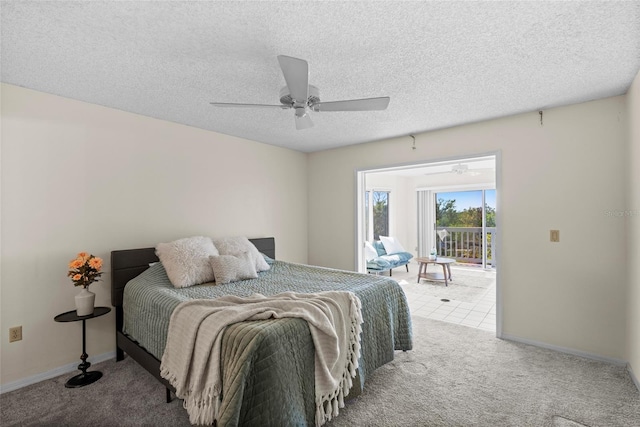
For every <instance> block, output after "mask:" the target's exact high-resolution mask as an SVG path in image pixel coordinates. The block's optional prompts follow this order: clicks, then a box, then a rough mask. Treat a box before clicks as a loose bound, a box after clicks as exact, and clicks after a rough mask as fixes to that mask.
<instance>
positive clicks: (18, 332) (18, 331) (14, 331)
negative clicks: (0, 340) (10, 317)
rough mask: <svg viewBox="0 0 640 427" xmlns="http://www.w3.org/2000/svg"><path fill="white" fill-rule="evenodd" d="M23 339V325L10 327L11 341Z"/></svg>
mask: <svg viewBox="0 0 640 427" xmlns="http://www.w3.org/2000/svg"><path fill="white" fill-rule="evenodd" d="M20 340H22V326H14V327H13V328H9V342H14V341H20Z"/></svg>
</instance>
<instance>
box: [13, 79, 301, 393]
mask: <svg viewBox="0 0 640 427" xmlns="http://www.w3.org/2000/svg"><path fill="white" fill-rule="evenodd" d="M1 160H2V181H1V183H2V222H1V224H2V225H1V227H2V270H1V280H2V282H1V284H0V294H1V308H2V313H1V321H2V327H1V329H2V334H1V353H0V356H1V368H2V369H1V371H2V372H1V383H2V384H6V383H8V382H13V381H16V380H19V379H22V378H25V377H29V376H33V375H36V374H39V373H42V372H46V371H49V370H51V369H53V368H57V367H60V366H63V365H65V364H69V363H73V362H76V363H79V355H80V353H81V323H80V322H75V323H55V322H54V321H53V318H54V316H55V315H57V314H59V313H61V312H65V311H68V310H73V309H74V301H73V297H74V295H75V294H76V293H78V292H79V289H78V288H74V286H73V285H72V283H71V282H70V280H69V279H68V278H67V277H66V273H67V263H68V261H69V260H71V259H72V258H73V257H74V256H75V254H76V253H77V252H78V251H81V250H84V251H88V252H91V253H93V254H95V255H97V256H100V257H102V258H104V260H105V261H106V265H105V269H106V271H107V272H108V271H109V268H110V264H109V257H110V251H112V250H115V249H125V248H138V247H149V246H155V244H156V243H158V242H162V241H169V240H172V239H175V238H180V237H186V236H191V235H211V236H228V235H246V236H248V237H266V236H275V238H276V251H277V255H278V258H281V259H284V260H289V261H293V262H302V263H304V262H307V172H306V166H307V159H306V155H305V154H303V153H299V152H296V151H292V150H286V149H282V148H277V147H273V146H269V145H265V144H260V143H256V142H252V141H247V140H243V139H239V138H234V137H230V136H226V135H220V134H216V133H213V132H208V131H204V130H200V129H195V128H191V127H188V126H183V125H178V124H174V123H169V122H165V121H161V120H155V119H151V118H148V117H143V116H138V115H135V114H130V113H125V112H122V111H117V110H113V109H109V108H104V107H100V106H97V105H92V104H87V103H83V102H78V101H74V100H70V99H65V98H61V97H57V96H52V95H48V94H44V93H41V92H36V91H32V90H27V89H23V88H19V87H16V86H11V85H6V84H3V85H2V158H1ZM91 290H92V291H94V292H96V294H97V297H96V304H97V305H103V306H110V305H111V304H110V275H109V274H106V275H104V276H103V280H102V281H101V282H98V283H96V284H93V285H91ZM17 325H22V327H23V340H22V341H19V342H15V343H11V344H9V343H8V330H9V327H11V326H17ZM87 335H88V336H87V341H88V342H87V352H88V353H89V355H90V356H92V355H93V356H96V355H100V354H104V353H107V352H112V351H114V350H115V338H114V337H115V334H114V318H113V312H112V313H110V314H108V315H106V316H103V317H100V318H97V319H93V320H91V321H88V322H87ZM89 360H91V357H90V359H89Z"/></svg>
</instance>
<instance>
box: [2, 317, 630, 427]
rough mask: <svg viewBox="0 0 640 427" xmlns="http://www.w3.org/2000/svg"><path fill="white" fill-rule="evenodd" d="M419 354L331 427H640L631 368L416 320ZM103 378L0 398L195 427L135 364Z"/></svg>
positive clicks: (55, 422)
mask: <svg viewBox="0 0 640 427" xmlns="http://www.w3.org/2000/svg"><path fill="white" fill-rule="evenodd" d="M413 327H414V338H415V339H414V350H412V351H410V352H407V353H402V352H398V353H397V354H396V359H395V360H394V361H393V362H391V363H389V364H387V365H385V366H383V367H381V368H379V369H378V370H377V371H376V372H375V373H374V374H373V375H372V376H371V377H370V378H369V379H368V382H367V384H366V386H365V390H364V392H363V394H362V395H361V396H360V397H359V398H357V399H354V400H353V401H351V402H349V403H348V404H347V407H346V408H344V409H342V410H341V413H340V415H339V416H338V417H337V418H336V419H335V420H334V421H332V422H331V423H329V424H328V425H327V427H342V426H345V427H346V426H349V427H352V426H356V427H365V426H366V427H378V426H379V427H395V426H397V427H400V426H402V427H405V426H415V427H418V426H456V427H465V426H488V427H489V426H490V427H494V426H518V427H519V426H535V427H554V426H555V427H582V426H588V427H611V426H640V393H639V392H638V390H637V389H636V388H635V385H634V384H633V382H632V380H631V378H630V376H629V374H628V373H627V371H626V369H625V368H624V367H621V366H614V365H610V364H606V363H603V362H597V361H593V360H588V359H583V358H579V357H574V356H569V355H566V354H562V353H557V352H554V351H551V350H545V349H540V348H536V347H531V346H527V345H524V344H516V343H512V342H508V341H501V340H498V339H496V338H495V337H494V336H493V335H492V334H491V333H489V332H484V331H481V330H477V329H473V328H468V327H465V326H459V325H454V324H450V323H445V322H439V321H436V320H430V319H425V318H419V317H414V318H413ZM92 369H98V370H101V371H102V372H103V373H104V377H103V378H102V379H100V380H99V381H98V382H96V383H94V384H92V385H90V386H87V387H84V388H81V389H67V388H64V382H65V381H66V379H67V378H68V377H70V376H71V375H72V374H67V375H63V376H61V377H58V378H54V379H51V380H47V381H43V382H41V383H38V384H34V385H32V386H29V387H25V388H23V389H20V390H16V391H13V392H10V393H5V394H2V395H0V410H1V412H0V421H1V422H0V424H1V425H2V426H3V427H4V426H89V425H91V426H189V418H188V416H187V413H186V411H185V410H184V408H183V407H182V402H180V401H179V400H174V401H173V402H171V403H169V404H166V403H164V389H163V388H162V386H161V385H160V384H159V383H158V382H157V381H156V380H155V378H153V377H152V376H151V375H150V374H148V373H147V372H146V371H144V370H143V369H142V368H140V367H139V366H138V365H137V364H136V363H135V362H133V361H132V360H131V359H128V358H127V359H125V361H123V362H118V363H116V362H114V361H108V362H104V363H100V364H97V365H95V366H92Z"/></svg>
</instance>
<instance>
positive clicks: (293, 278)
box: [111, 238, 412, 426]
mask: <svg viewBox="0 0 640 427" xmlns="http://www.w3.org/2000/svg"><path fill="white" fill-rule="evenodd" d="M250 240H251V242H252V243H253V244H254V245H255V246H256V248H257V249H258V250H259V251H260V252H261V253H262V254H264V255H266V257H267V259H268V261H269V263H270V267H271V268H270V270H268V271H265V272H261V273H259V277H258V278H257V279H250V280H244V281H242V282H234V283H229V284H225V285H216V286H212V285H211V284H208V285H207V284H203V285H197V286H192V287H189V288H182V289H176V288H173V286H171V284H170V282H169V280H168V278H167V275H166V272H165V271H164V268H163V266H162V264H161V263H159V262H158V258H157V256H156V254H155V250H154V248H144V249H128V250H117V251H113V252H112V253H111V268H112V305H113V306H114V307H115V313H116V345H117V352H116V353H117V355H116V357H117V360H123V359H124V354H125V353H126V354H127V355H128V356H130V357H131V358H133V359H134V360H135V361H136V362H138V363H139V364H140V365H141V366H142V367H143V368H145V369H146V370H147V371H149V372H150V373H151V374H152V375H154V376H155V377H156V378H157V379H158V380H159V381H160V382H161V383H162V384H163V385H164V386H165V387H166V390H167V401H169V400H170V399H171V390H172V387H171V385H170V384H169V383H168V382H167V381H166V380H165V379H164V378H162V377H161V376H160V359H161V357H162V352H163V350H164V345H165V343H166V333H167V328H168V322H169V317H170V314H171V311H172V309H173V308H175V306H177V305H178V304H179V303H180V302H182V301H185V300H188V299H193V298H215V297H217V296H222V295H225V294H234V295H240V296H248V295H251V294H252V293H256V292H257V293H261V294H264V295H267V296H269V295H274V294H277V293H279V292H283V291H295V292H303V293H315V292H321V291H325V290H349V291H351V292H353V293H355V294H356V295H357V296H358V297H359V298H360V300H361V301H362V315H363V319H364V323H363V325H362V327H363V332H362V339H361V344H362V350H361V357H360V360H359V365H360V366H359V368H358V370H357V375H356V379H355V380H354V385H353V387H352V389H351V391H350V393H349V398H351V397H353V396H355V395H357V394H359V393H360V392H361V391H362V388H363V387H364V383H365V380H366V378H367V376H368V375H370V374H371V373H372V372H373V371H374V370H375V369H376V368H378V367H380V366H382V365H384V364H385V363H388V362H390V361H391V360H393V358H394V352H395V351H396V350H403V351H406V350H410V349H411V348H412V336H411V317H410V314H409V309H408V305H407V301H406V297H405V295H404V292H403V291H402V289H401V288H400V286H399V285H398V284H397V283H396V282H395V281H393V280H391V279H389V278H385V277H382V276H372V275H366V274H358V273H351V272H346V271H341V270H334V269H328V268H321V267H312V266H307V265H302V264H293V263H287V262H282V261H277V260H276V257H275V240H274V239H273V238H261V239H250ZM150 264H152V265H151V266H150ZM222 347H223V350H222V352H223V353H222V354H223V357H222V362H221V367H220V369H221V373H222V382H223V391H222V395H223V399H222V403H221V406H220V410H219V412H218V414H219V416H218V419H217V425H218V426H229V425H243V426H244V425H246V426H252V425H256V426H258V425H260V426H264V425H279V426H286V425H313V424H314V422H315V414H314V412H315V403H314V398H315V396H314V391H315V390H314V346H313V342H312V340H311V334H310V331H309V328H308V326H307V324H306V322H305V321H304V320H301V319H293V318H286V319H270V320H260V321H251V322H241V323H236V324H233V325H231V326H229V327H227V328H226V330H225V332H224V335H223V344H222Z"/></svg>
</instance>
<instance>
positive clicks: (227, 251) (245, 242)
mask: <svg viewBox="0 0 640 427" xmlns="http://www.w3.org/2000/svg"><path fill="white" fill-rule="evenodd" d="M213 244H214V245H215V247H216V248H217V249H218V252H220V255H236V254H239V253H242V252H248V253H249V255H250V257H251V259H252V260H253V262H254V265H255V269H256V271H257V272H260V271H267V270H268V269H269V268H270V267H269V264H267V261H265V259H264V257H263V256H262V255H261V254H260V252H259V251H258V249H257V248H256V247H255V245H254V244H253V243H251V242H250V241H249V239H247V238H246V237H241V236H238V237H219V238H214V239H213Z"/></svg>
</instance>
